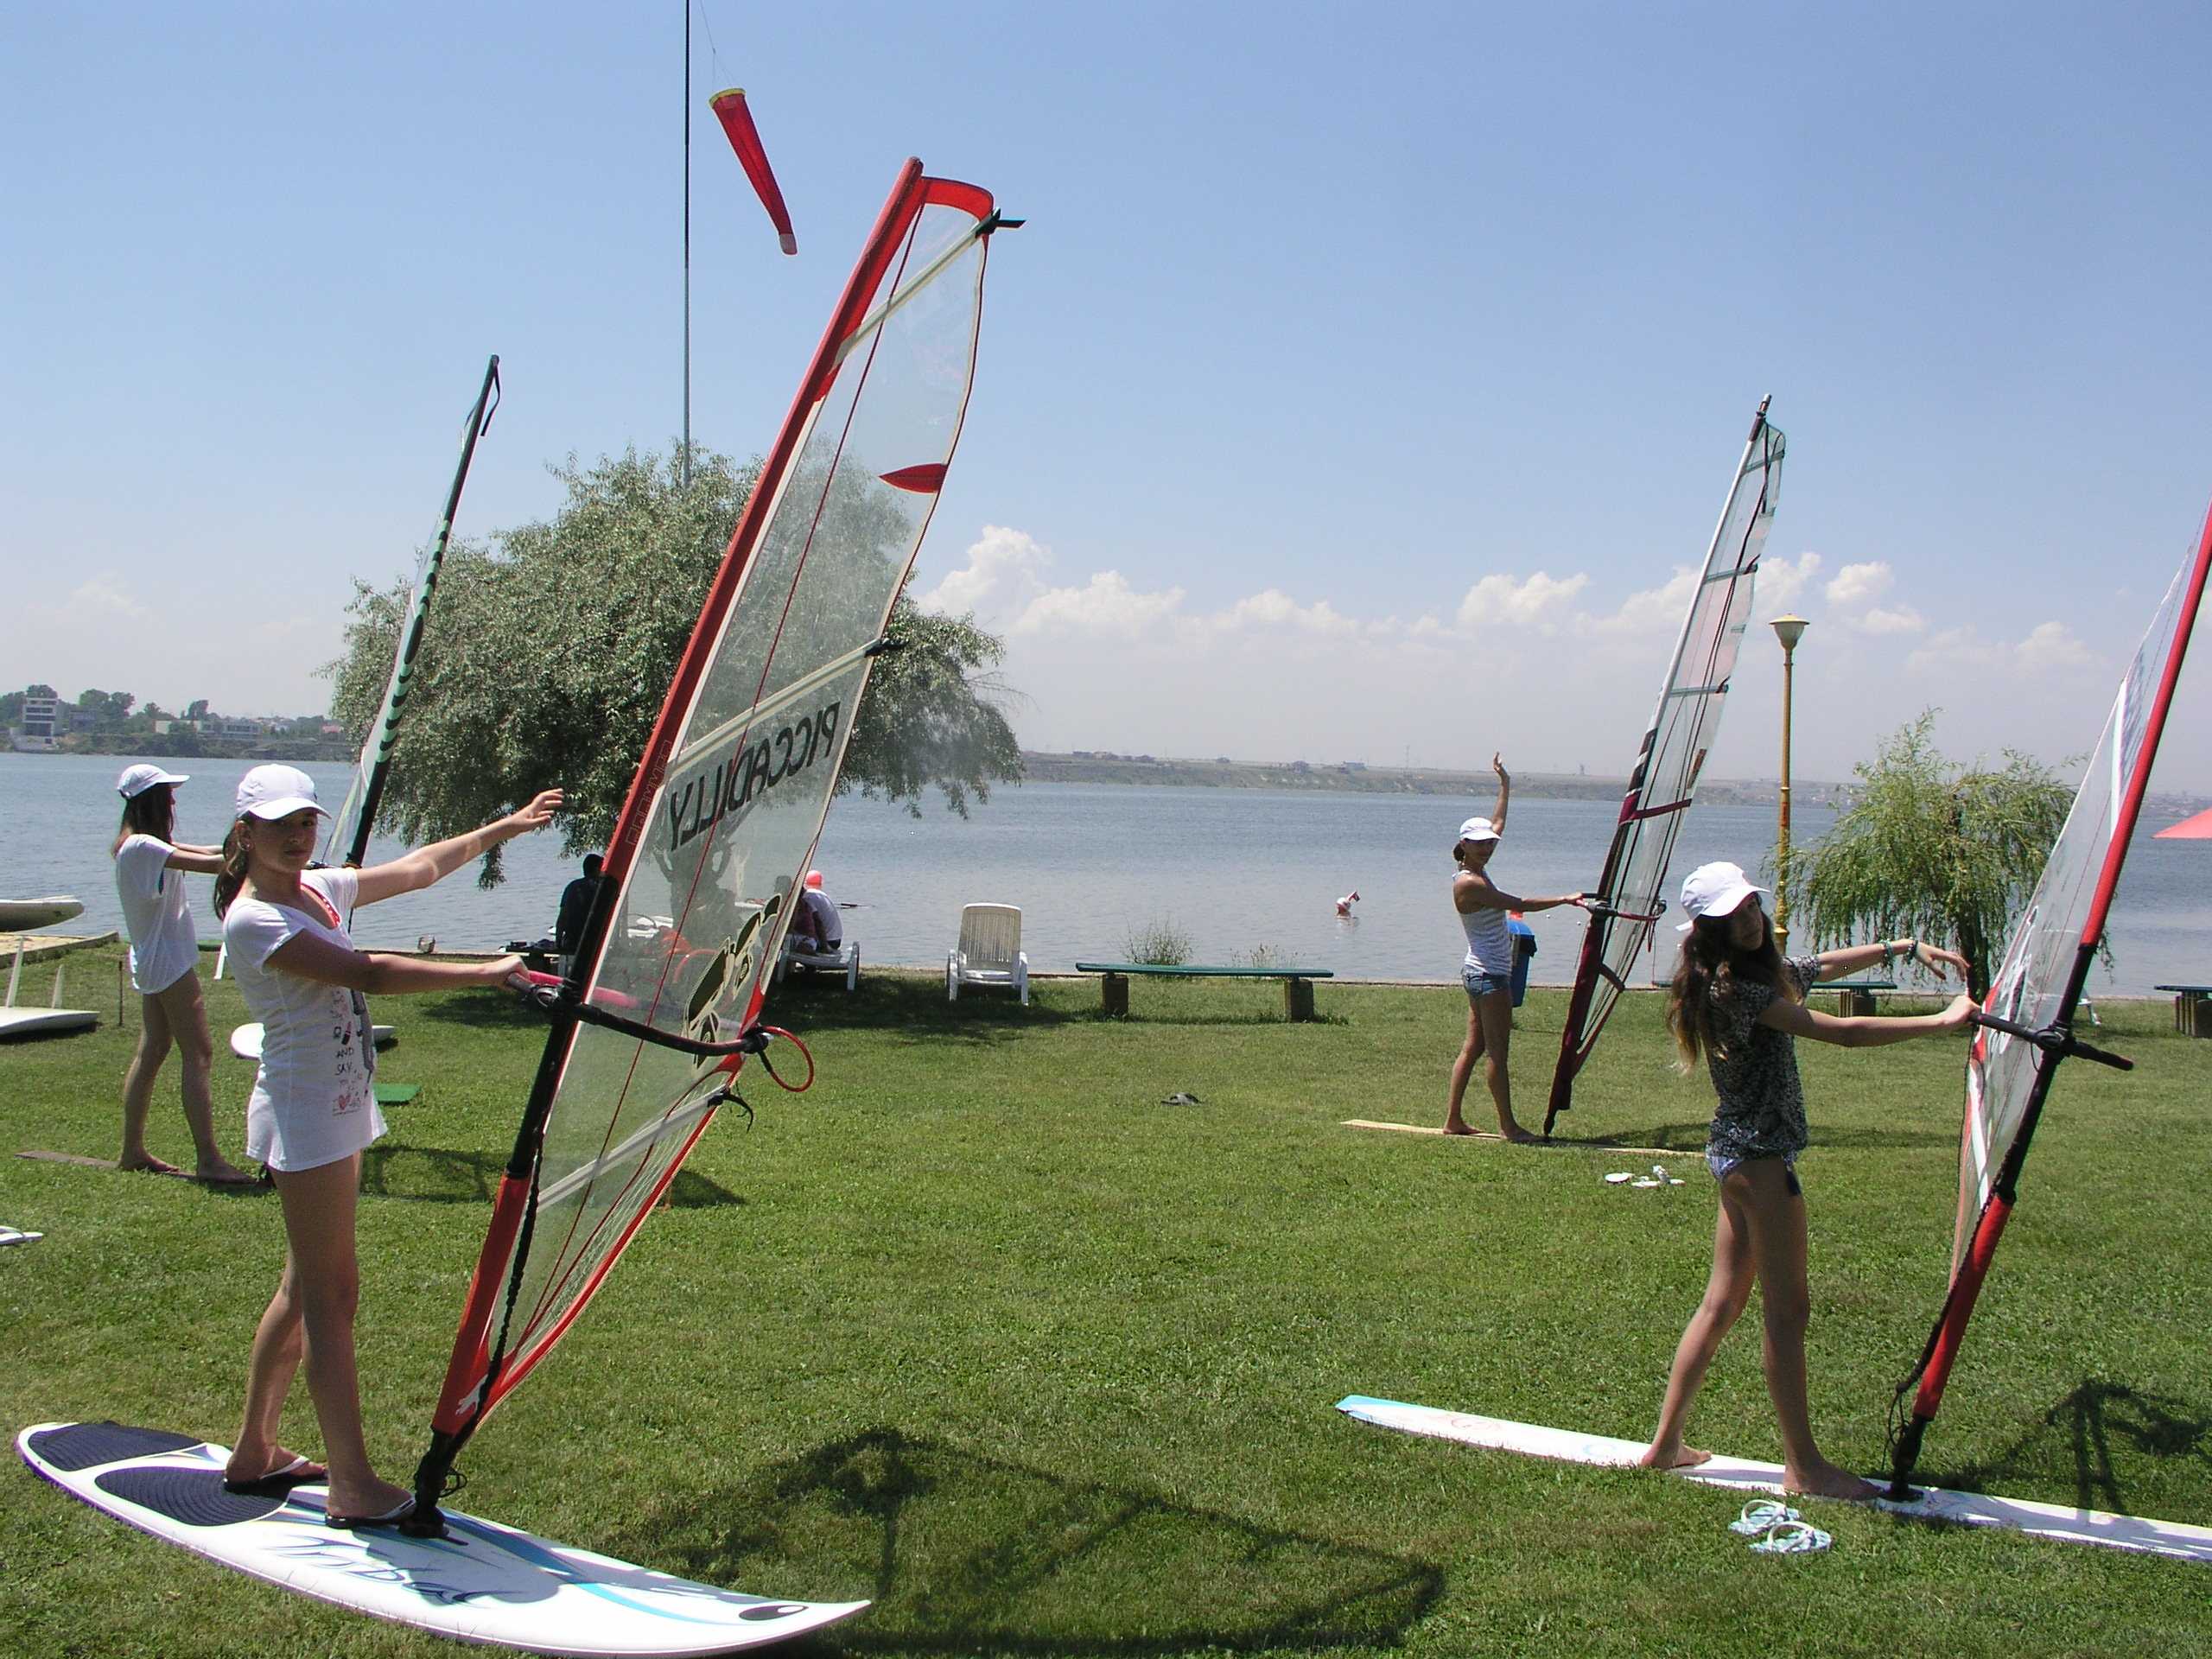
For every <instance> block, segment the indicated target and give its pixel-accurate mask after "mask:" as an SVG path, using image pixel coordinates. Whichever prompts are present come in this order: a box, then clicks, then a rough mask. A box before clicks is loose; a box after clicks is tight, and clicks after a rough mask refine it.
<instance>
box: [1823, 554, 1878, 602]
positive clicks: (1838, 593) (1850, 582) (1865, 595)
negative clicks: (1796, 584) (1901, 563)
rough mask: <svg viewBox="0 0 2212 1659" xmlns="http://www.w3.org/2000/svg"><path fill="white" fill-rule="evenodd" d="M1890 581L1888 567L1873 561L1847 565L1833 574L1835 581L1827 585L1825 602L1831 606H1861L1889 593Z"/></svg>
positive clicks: (1876, 560)
mask: <svg viewBox="0 0 2212 1659" xmlns="http://www.w3.org/2000/svg"><path fill="white" fill-rule="evenodd" d="M1890 583H1891V573H1890V567H1889V566H1888V564H1887V563H1884V562H1883V561H1882V560H1879V559H1875V560H1872V561H1871V562H1869V563H1865V564H1847V565H1845V566H1844V567H1843V569H1840V570H1839V571H1837V572H1836V573H1835V580H1834V581H1833V582H1829V583H1828V585H1827V600H1828V603H1829V604H1831V605H1861V604H1864V603H1866V601H1868V600H1872V599H1879V598H1880V597H1881V596H1882V595H1883V594H1885V593H1887V592H1889V590H1890Z"/></svg>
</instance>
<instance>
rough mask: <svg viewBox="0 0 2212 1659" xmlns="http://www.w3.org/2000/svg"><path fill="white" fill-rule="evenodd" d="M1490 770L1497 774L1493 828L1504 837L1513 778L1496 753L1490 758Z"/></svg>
mask: <svg viewBox="0 0 2212 1659" xmlns="http://www.w3.org/2000/svg"><path fill="white" fill-rule="evenodd" d="M1490 769H1491V771H1492V772H1496V773H1497V805H1496V806H1494V807H1492V808H1491V814H1490V822H1491V828H1492V829H1496V830H1497V833H1498V834H1499V835H1501V836H1502V835H1503V834H1504V833H1505V809H1506V806H1507V804H1508V801H1509V798H1510V796H1511V795H1512V793H1513V777H1512V774H1511V773H1510V772H1507V771H1506V769H1505V762H1504V761H1503V760H1501V759H1500V758H1499V757H1498V756H1497V754H1496V753H1492V754H1491V758H1490Z"/></svg>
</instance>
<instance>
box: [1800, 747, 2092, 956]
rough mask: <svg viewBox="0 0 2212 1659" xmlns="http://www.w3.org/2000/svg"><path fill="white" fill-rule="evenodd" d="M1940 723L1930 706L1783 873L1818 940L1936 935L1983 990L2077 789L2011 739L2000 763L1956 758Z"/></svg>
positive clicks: (1870, 765)
mask: <svg viewBox="0 0 2212 1659" xmlns="http://www.w3.org/2000/svg"><path fill="white" fill-rule="evenodd" d="M1935 724H1936V710H1934V709H1929V710H1927V711H1926V712H1925V713H1923V715H1921V716H1920V717H1919V718H1918V719H1917V720H1915V721H1910V722H1909V723H1908V724H1906V725H1904V726H1902V727H1900V728H1898V729H1897V732H1896V733H1895V734H1893V735H1892V736H1891V738H1890V739H1889V740H1888V741H1886V742H1885V743H1884V744H1883V745H1882V747H1881V749H1880V751H1879V752H1878V753H1877V754H1876V756H1875V758H1874V759H1873V760H1871V761H1867V762H1863V763H1862V764H1861V765H1860V766H1859V767H1858V768H1857V772H1858V778H1859V784H1858V787H1857V789H1856V790H1855V791H1854V794H1855V797H1856V798H1855V799H1854V800H1853V804H1852V805H1851V807H1850V808H1849V810H1847V811H1846V812H1844V813H1843V815H1842V816H1841V817H1839V818H1837V820H1836V822H1835V826H1834V829H1830V830H1829V831H1828V833H1827V836H1825V837H1823V838H1822V839H1821V842H1819V843H1818V845H1817V846H1815V847H1812V848H1808V849H1794V855H1793V856H1792V857H1791V859H1790V868H1789V869H1788V870H1786V871H1784V872H1782V879H1783V880H1785V881H1787V882H1788V883H1789V892H1790V894H1791V906H1792V909H1793V912H1794V913H1795V914H1796V916H1797V917H1799V918H1802V920H1804V921H1805V922H1806V923H1807V924H1808V925H1809V926H1810V927H1811V929H1812V932H1813V938H1814V941H1815V944H1818V945H1827V944H1843V943H1845V942H1847V941H1848V940H1851V939H1853V938H1864V937H1866V933H1867V932H1868V931H1872V932H1874V933H1876V934H1878V935H1879V936H1881V937H1883V938H1899V937H1902V936H1904V935H1906V934H1912V935H1915V936H1917V937H1920V938H1927V939H1930V940H1935V941H1938V942H1941V943H1943V944H1948V945H1950V946H1951V947H1952V948H1954V949H1955V950H1958V951H1959V953H1960V954H1961V955H1962V956H1964V957H1966V959H1967V964H1968V972H1967V981H1968V986H1967V988H1969V989H1970V990H1971V991H1972V992H1973V993H1974V995H1975V996H1977V997H1980V996H1981V995H1984V994H1985V993H1986V992H1987V990H1988V988H1989V982H1990V977H1991V976H1992V975H1993V974H1994V973H1995V971H1996V969H1997V957H1998V955H1999V952H2001V951H2002V950H2003V949H2004V946H2005V937H2006V935H2007V934H2008V933H2009V932H2010V931H2011V930H2012V923H2013V921H2014V920H2015V919H2016V918H2018V915H2019V913H2020V912H2021V910H2022V909H2023V908H2024V906H2026V904H2027V901H2028V899H2029V897H2030V896H2031V894H2032V893H2034V891H2035V885H2036V882H2037V879H2038V878H2039V877H2041V875H2042V874H2043V867H2044V859H2045V858H2046V857H2047V856H2048V855H2050V848H2051V843H2052V842H2054V841H2056V839H2057V838H2058V832H2059V830H2060V829H2062V828H2063V826H2064V824H2065V823H2066V814H2067V810H2068V809H2069V807H2070V806H2071V805H2072V804H2073V799H2074V791H2073V790H2072V789H2071V788H2069V786H2068V785H2066V784H2065V783H2064V782H2063V780H2062V779H2060V778H2059V777H2058V776H2057V775H2056V773H2055V772H2052V771H2051V770H2050V768H2049V767H2048V766H2044V765H2043V764H2042V763H2041V762H2039V761H2037V760H2032V759H2031V758H2030V757H2029V756H2027V755H2024V754H2019V753H2014V752H2013V751H2011V750H2007V751H2006V752H2005V765H2004V766H2003V768H2002V769H2001V770H1998V771H1988V770H1984V769H1979V768H1968V767H1965V766H1958V765H1955V763H1953V762H1951V761H1949V760H1945V759H1944V758H1943V756H1942V754H1940V753H1938V752H1937V751H1936V745H1935V741H1934V737H1933V732H1934V728H1935Z"/></svg>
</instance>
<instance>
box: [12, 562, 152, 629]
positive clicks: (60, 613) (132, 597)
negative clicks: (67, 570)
mask: <svg viewBox="0 0 2212 1659" xmlns="http://www.w3.org/2000/svg"><path fill="white" fill-rule="evenodd" d="M35 609H36V610H38V611H39V612H40V613H41V615H42V616H43V617H44V618H46V619H50V620H52V621H54V622H56V623H59V624H60V625H62V626H68V625H69V624H72V623H85V622H92V623H98V622H109V621H112V620H115V619H116V618H118V617H127V618H129V619H130V620H132V621H134V622H136V621H140V620H143V619H144V618H146V617H147V616H149V615H150V614H152V613H150V612H149V611H148V610H147V608H146V607H144V606H143V605H142V604H140V603H139V602H138V599H137V595H136V594H133V593H132V592H131V591H130V588H129V586H128V585H127V584H125V582H124V580H123V578H122V577H120V576H118V575H116V574H115V573H114V572H113V571H111V570H104V571H102V572H101V573H100V574H99V575H96V576H94V577H92V579H91V580H90V581H88V582H79V584H78V585H77V586H76V587H75V588H72V589H70V591H69V594H68V597H67V598H66V599H64V600H63V601H61V602H60V604H59V605H41V606H37V607H35Z"/></svg>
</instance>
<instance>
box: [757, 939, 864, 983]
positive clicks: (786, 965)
mask: <svg viewBox="0 0 2212 1659" xmlns="http://www.w3.org/2000/svg"><path fill="white" fill-rule="evenodd" d="M793 968H813V969H820V970H821V971H823V972H825V973H842V975H844V976H845V988H846V989H847V990H849V991H851V990H857V989H859V988H860V982H861V947H860V942H859V941H858V940H856V939H847V940H846V941H845V942H844V943H843V944H841V945H839V946H838V947H837V948H836V950H799V949H798V948H797V947H796V946H794V945H793V944H792V943H791V935H790V934H788V933H786V934H785V935H784V953H783V955H781V956H780V957H777V958H776V978H777V980H778V982H781V981H782V979H783V977H784V976H785V974H787V973H789V972H790V971H791V969H793Z"/></svg>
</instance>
